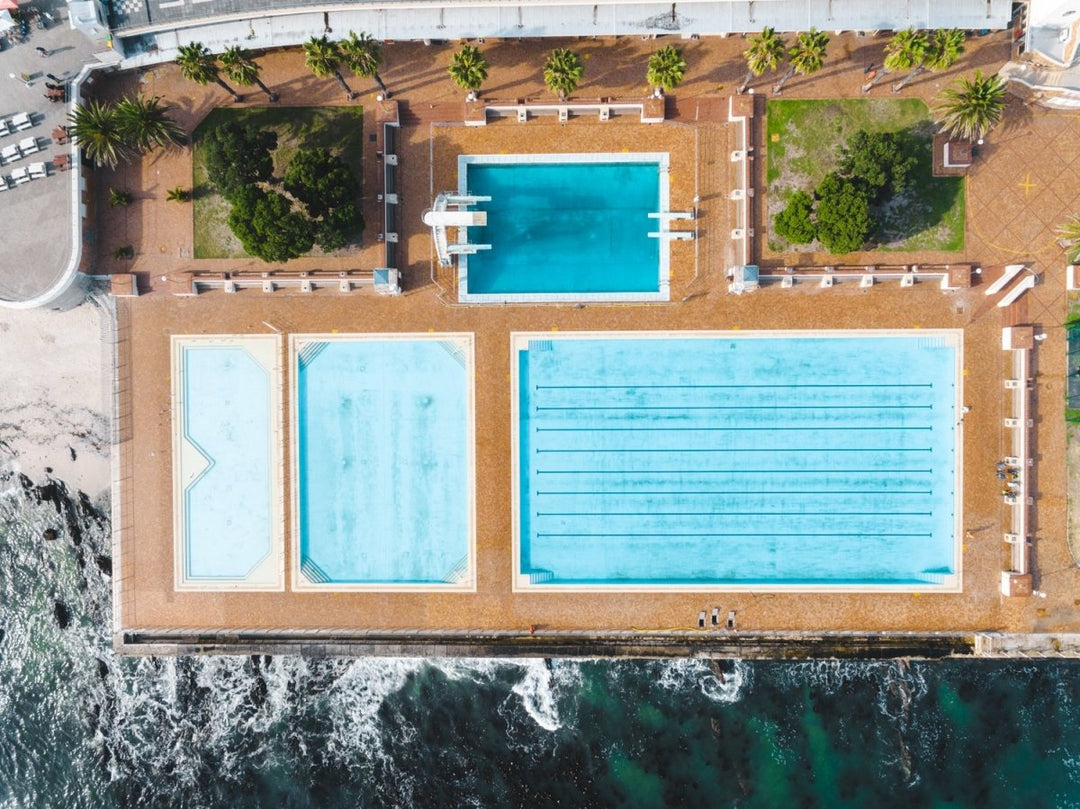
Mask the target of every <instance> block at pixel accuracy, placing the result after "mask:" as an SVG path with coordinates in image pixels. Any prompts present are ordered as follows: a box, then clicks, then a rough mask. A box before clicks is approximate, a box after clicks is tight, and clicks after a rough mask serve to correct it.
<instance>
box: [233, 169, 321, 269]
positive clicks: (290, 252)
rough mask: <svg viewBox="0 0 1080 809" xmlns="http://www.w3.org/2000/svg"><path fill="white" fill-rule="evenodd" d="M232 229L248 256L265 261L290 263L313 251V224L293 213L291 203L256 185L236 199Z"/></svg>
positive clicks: (242, 190) (241, 190)
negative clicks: (290, 260)
mask: <svg viewBox="0 0 1080 809" xmlns="http://www.w3.org/2000/svg"><path fill="white" fill-rule="evenodd" d="M232 202H233V205H232V210H231V211H230V212H229V219H228V222H229V229H230V230H232V232H233V234H234V235H235V236H236V237H237V238H238V239H239V240H240V243H241V244H242V245H243V246H244V250H245V252H247V253H248V254H249V255H252V256H255V257H257V258H260V259H262V260H263V261H266V262H270V261H288V260H289V259H293V258H298V257H299V256H302V255H304V253H307V252H309V251H310V250H311V248H312V246H313V245H314V243H315V242H314V234H313V232H312V226H311V223H310V222H309V221H308V220H307V219H306V218H304V216H303V215H302V214H299V213H297V212H295V211H293V210H292V205H291V204H290V203H289V200H288V199H287V198H286V197H285V196H284V195H282V194H278V193H276V192H270V193H267V192H266V191H263V190H262V189H261V188H259V187H258V186H255V185H248V186H244V187H243V188H241V189H240V191H238V192H237V194H236V196H235V198H234V199H233V201H232Z"/></svg>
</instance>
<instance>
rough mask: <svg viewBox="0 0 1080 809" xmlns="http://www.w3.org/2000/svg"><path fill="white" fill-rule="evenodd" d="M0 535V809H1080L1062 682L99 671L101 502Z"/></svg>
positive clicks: (1008, 669) (13, 488) (352, 670)
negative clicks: (51, 536) (51, 535)
mask: <svg viewBox="0 0 1080 809" xmlns="http://www.w3.org/2000/svg"><path fill="white" fill-rule="evenodd" d="M0 525H2V528H0V633H2V639H0V807H4V808H5V809H6V808H7V807H18V808H19V809H23V807H64V808H65V809H68V808H71V809H74V808H75V807H237V808H244V807H328V808H330V809H333V808H335V807H350V808H353V809H355V807H502V806H506V807H547V806H559V807H609V806H619V807H661V806H663V807H678V806H693V807H800V806H807V807H838V806H851V807H915V806H918V807H929V806H936V807H979V808H980V809H993V808H994V807H1009V808H1010V809H1011V808H1012V807H1024V809H1037V808H1038V807H1069V806H1080V707H1078V706H1080V666H1078V665H1077V664H1075V663H1070V662H1064V661H1054V662H1040V663H1030V662H1017V663H1011V662H989V661H976V660H966V661H950V662H934V663H924V662H910V663H904V662H895V663H893V662H875V663H859V662H834V661H822V662H795V663H780V662H777V663H762V662H755V663H749V662H740V661H725V662H722V663H718V664H710V663H708V662H703V661H692V660H683V661H670V662H645V661H562V660H552V661H543V660H516V661H463V660H449V661H425V660H402V659H378V658H376V659H363V660H332V661H316V660H304V659H300V658H289V657H256V658H252V657H200V658H181V659H119V658H117V657H116V656H115V655H114V654H113V653H112V651H111V648H110V645H109V626H110V615H109V592H110V583H109V570H110V564H111V563H110V560H109V559H108V522H107V519H106V518H105V516H104V514H103V512H102V511H101V509H100V504H94V503H91V502H89V501H87V500H86V498H82V497H80V496H78V495H77V494H71V493H68V492H66V490H64V488H63V486H62V484H60V485H53V486H46V487H44V488H35V487H33V486H32V485H31V484H30V483H29V481H26V480H24V479H20V478H19V477H18V476H12V475H6V476H0ZM46 529H53V530H55V531H57V533H58V534H59V538H58V539H56V540H55V541H47V540H45V539H43V537H42V535H43V532H44V531H45V530H46Z"/></svg>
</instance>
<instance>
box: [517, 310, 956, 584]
mask: <svg viewBox="0 0 1080 809" xmlns="http://www.w3.org/2000/svg"><path fill="white" fill-rule="evenodd" d="M512 352H513V355H514V359H513V363H512V369H513V373H514V375H515V378H516V387H515V389H514V390H515V398H516V402H515V406H516V418H514V419H513V423H514V428H515V433H516V435H515V444H516V446H515V451H516V462H517V470H516V472H517V477H516V488H517V491H516V493H515V495H516V525H515V530H516V533H517V538H516V546H515V565H516V576H515V579H516V581H515V586H516V587H517V589H544V588H557V587H579V588H596V589H619V588H636V587H655V588H661V589H662V588H669V587H673V586H674V587H704V588H708V587H718V588H748V589H749V588H754V589H769V588H781V589H783V588H806V589H830V588H842V589H861V588H864V587H868V588H874V589H877V588H894V589H908V590H913V589H941V590H955V589H958V588H959V582H960V576H959V574H960V571H959V554H958V543H957V534H958V531H957V515H958V514H959V513H960V509H959V502H960V498H959V478H958V475H957V443H958V435H957V434H958V430H957V419H958V415H957V402H958V396H959V394H958V379H959V378H960V377H959V373H958V371H959V368H960V361H961V354H962V337H961V335H960V333H959V332H953V331H940V332H926V331H916V332H884V333H883V332H866V333H850V332H843V333H829V332H825V333H821V332H814V333H746V332H711V333H686V334H678V333H676V334H660V335H656V334H651V333H637V334H631V333H618V334H599V335H585V334H574V335H567V334H562V335H552V334H550V333H546V334H515V335H513V338H512Z"/></svg>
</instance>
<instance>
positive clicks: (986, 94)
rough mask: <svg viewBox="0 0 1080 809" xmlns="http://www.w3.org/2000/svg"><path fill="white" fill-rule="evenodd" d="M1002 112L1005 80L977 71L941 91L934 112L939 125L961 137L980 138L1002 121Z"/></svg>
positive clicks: (951, 133) (1003, 108)
mask: <svg viewBox="0 0 1080 809" xmlns="http://www.w3.org/2000/svg"><path fill="white" fill-rule="evenodd" d="M1004 111H1005V82H1003V81H1002V80H1001V77H1000V76H997V75H992V76H983V74H982V73H981V72H980V71H978V70H976V71H975V76H974V77H973V78H970V79H960V81H958V82H956V83H955V84H954V86H953V87H950V88H947V89H945V90H943V91H942V93H941V103H940V104H939V105H938V106H937V107H935V108H934V115H935V117H936V118H937V120H938V123H940V124H941V128H942V129H943V130H944V131H945V132H948V133H949V134H950V135H954V136H956V137H960V138H967V139H968V140H978V141H981V140H982V139H983V138H985V137H986V136H987V134H989V132H990V130H991V129H993V128H994V127H995V126H997V124H998V123H999V122H1000V121H1001V116H1002V113H1004Z"/></svg>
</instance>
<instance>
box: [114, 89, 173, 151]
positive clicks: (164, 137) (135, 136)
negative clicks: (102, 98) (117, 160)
mask: <svg viewBox="0 0 1080 809" xmlns="http://www.w3.org/2000/svg"><path fill="white" fill-rule="evenodd" d="M113 114H114V115H115V117H116V122H117V124H118V126H119V127H120V134H121V136H122V137H123V138H124V143H125V145H126V146H127V147H128V149H129V150H130V151H131V152H134V153H138V154H142V153H144V152H149V151H150V150H152V149H154V148H155V147H162V148H164V147H168V146H172V145H174V144H177V143H182V142H183V140H184V130H183V129H181V128H180V125H179V124H178V123H176V121H174V120H173V119H172V118H171V117H169V108H168V107H167V106H165V105H163V104H162V103H161V99H160V98H159V97H158V96H152V97H151V98H143V97H142V96H141V95H130V96H125V97H124V98H122V99H120V100H119V101H118V102H116V105H115V106H114V107H113Z"/></svg>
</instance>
